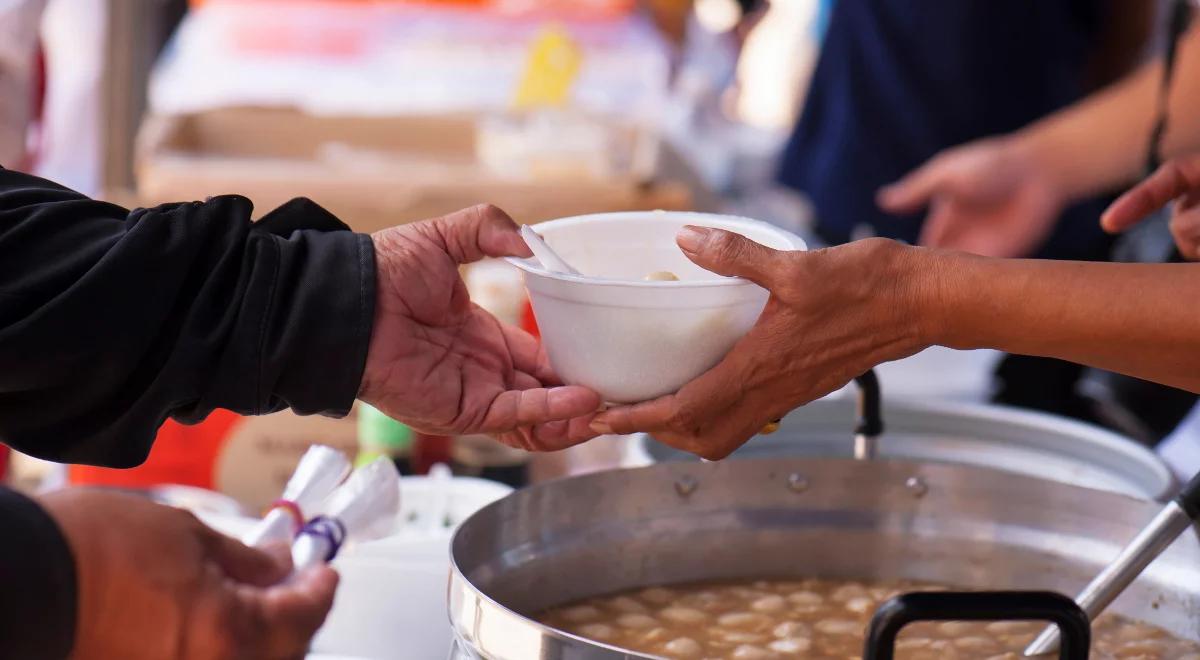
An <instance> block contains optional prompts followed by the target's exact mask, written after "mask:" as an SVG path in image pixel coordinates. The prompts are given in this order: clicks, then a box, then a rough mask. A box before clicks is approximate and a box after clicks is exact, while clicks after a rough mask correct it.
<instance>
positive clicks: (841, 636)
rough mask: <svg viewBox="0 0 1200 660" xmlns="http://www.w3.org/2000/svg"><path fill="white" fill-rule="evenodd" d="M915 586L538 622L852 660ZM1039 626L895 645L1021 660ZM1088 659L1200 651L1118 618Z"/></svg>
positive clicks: (618, 610)
mask: <svg viewBox="0 0 1200 660" xmlns="http://www.w3.org/2000/svg"><path fill="white" fill-rule="evenodd" d="M938 589H944V587H939V586H936V585H929V584H918V583H912V582H878V583H863V582H852V581H844V580H818V579H795V580H754V581H743V582H720V583H714V582H709V583H696V584H687V585H680V586H672V587H652V588H649V589H641V590H637V591H632V592H627V593H622V594H613V595H609V596H603V597H598V598H589V599H587V600H585V601H581V602H577V603H572V604H569V605H565V606H563V607H558V608H554V609H551V610H549V611H546V612H544V613H542V614H541V615H540V616H539V617H538V619H539V620H540V621H542V622H543V623H546V624H548V625H550V626H553V627H555V628H558V629H560V630H563V631H566V632H569V633H572V634H575V635H579V636H581V637H586V638H588V639H592V640H595V641H598V642H602V643H605V644H611V645H614V646H618V647H622V648H626V649H630V650H633V651H637V652H640V653H649V654H653V655H659V656H664V657H667V658H697V659H701V660H708V659H712V660H755V659H763V660H775V659H779V660H784V659H787V658H798V657H803V658H839V659H841V658H852V657H859V655H860V654H861V653H862V646H863V637H864V635H865V633H866V627H867V624H868V623H869V622H870V620H871V616H872V615H873V614H874V612H875V609H876V608H877V607H878V606H879V605H880V604H882V603H883V602H884V601H886V600H888V599H889V598H891V597H892V596H895V595H897V594H899V593H902V592H908V591H921V590H938ZM1044 625H1045V624H1044V623H1042V622H1038V621H994V622H965V621H951V622H945V623H915V624H912V625H910V626H908V627H906V628H905V629H904V630H903V631H902V632H901V634H900V636H899V638H898V639H897V641H896V657H897V658H900V659H901V660H926V659H928V660H935V659H937V660H941V659H944V658H990V659H993V660H1008V659H1011V660H1018V658H1021V657H1022V656H1021V650H1022V649H1023V648H1024V647H1025V645H1026V644H1028V643H1029V642H1031V641H1032V640H1033V638H1034V636H1035V635H1037V633H1038V632H1039V631H1040V630H1041V629H1042V628H1043V627H1044ZM1092 657H1093V658H1097V659H1099V660H1106V659H1109V658H1146V659H1150V658H1155V659H1157V660H1185V659H1186V660H1200V644H1197V643H1195V642H1190V641H1185V640H1182V639H1178V638H1175V637H1172V636H1171V635H1170V634H1169V633H1167V632H1166V631H1164V630H1162V629H1160V628H1156V627H1154V626H1151V625H1149V624H1145V623H1139V622H1136V621H1131V620H1129V619H1125V618H1122V617H1119V616H1114V615H1109V614H1106V615H1103V616H1101V617H1100V618H1099V619H1097V620H1096V621H1095V622H1094V623H1093V624H1092Z"/></svg>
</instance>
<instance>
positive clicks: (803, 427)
mask: <svg viewBox="0 0 1200 660" xmlns="http://www.w3.org/2000/svg"><path fill="white" fill-rule="evenodd" d="M854 417H855V402H854V401H853V400H850V399H822V400H819V401H814V402H812V403H810V404H808V405H806V406H804V407H803V408H799V409H797V410H795V411H794V412H792V413H791V414H789V415H788V416H787V417H785V418H784V420H783V423H782V426H781V428H780V430H779V431H777V432H776V433H774V434H772V435H767V436H759V437H756V438H753V439H752V440H751V441H750V442H748V443H746V444H745V445H744V446H743V447H742V448H740V449H738V450H737V451H736V452H734V454H733V457H734V458H765V457H781V456H790V457H797V458H802V457H812V458H817V457H845V458H849V457H850V456H852V455H853V452H854V437H853V435H852V434H851V433H850V432H849V429H850V428H851V426H852V424H853V420H854ZM883 419H884V420H885V421H886V423H887V428H886V429H885V431H884V433H883V435H882V436H881V437H880V438H879V450H878V455H879V457H881V458H899V459H908V460H919V461H936V462H944V463H958V464H963V465H977V466H982V467H991V468H996V469H1000V470H1006V471H1008V472H1014V473H1017V474H1024V475H1028V476H1034V477H1041V478H1043V479H1050V480H1053V481H1060V482H1063V483H1068V484H1072V485H1076V486H1086V487H1089V488H1098V489H1101V490H1108V491H1112V492H1116V493H1123V494H1126V495H1133V496H1135V497H1142V498H1147V499H1153V500H1159V501H1162V500H1165V499H1167V498H1169V497H1170V495H1171V494H1173V493H1174V491H1175V488H1176V483H1175V480H1174V477H1173V476H1172V474H1171V471H1170V469H1169V468H1168V467H1167V466H1166V464H1164V463H1163V461H1162V460H1161V459H1160V458H1159V457H1158V456H1157V455H1156V454H1155V453H1154V452H1153V451H1150V450H1149V449H1147V448H1145V447H1143V446H1142V445H1139V444H1137V443H1135V442H1133V441H1132V440H1129V439H1128V438H1125V437H1124V436H1121V435H1118V434H1116V433H1112V432H1110V431H1107V430H1105V429H1102V428H1099V427H1096V426H1092V425H1089V424H1083V423H1081V422H1076V421H1073V420H1069V419H1064V418H1061V417H1056V416H1053V415H1047V414H1043V413H1036V412H1030V411H1025V410H1019V409H1016V408H1008V407H1003V406H994V405H982V404H965V403H958V402H910V401H896V400H894V399H893V400H890V401H887V402H885V403H884V404H883ZM631 452H632V455H631V456H630V457H629V462H630V463H631V464H634V465H650V464H653V463H660V462H664V461H680V460H689V461H694V460H696V457H695V456H692V455H691V454H687V453H684V452H681V451H678V450H676V449H672V448H671V447H668V446H666V445H663V444H660V443H659V442H657V441H655V440H654V439H653V438H650V437H649V436H640V437H638V438H635V439H634V441H633V444H632V449H631Z"/></svg>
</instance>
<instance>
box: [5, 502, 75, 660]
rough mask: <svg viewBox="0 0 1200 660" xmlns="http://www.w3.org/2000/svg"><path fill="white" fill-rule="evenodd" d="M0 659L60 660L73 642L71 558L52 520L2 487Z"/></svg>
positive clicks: (73, 574) (63, 539) (73, 613)
mask: <svg viewBox="0 0 1200 660" xmlns="http://www.w3.org/2000/svg"><path fill="white" fill-rule="evenodd" d="M0 525H3V529H4V532H3V533H2V534H0V658H21V660H43V658H44V659H46V660H58V659H60V658H65V657H67V655H68V654H69V653H70V652H71V647H72V646H73V645H74V643H75V599H76V598H75V597H76V593H75V589H76V582H75V560H74V558H73V557H72V556H71V551H70V546H68V545H67V540H66V539H65V538H64V537H63V535H62V532H61V531H60V530H59V529H58V525H57V524H55V522H54V520H53V519H52V518H51V517H50V516H49V515H47V514H46V512H44V511H42V509H41V508H40V507H38V505H37V504H35V503H34V502H33V501H32V500H29V499H26V498H24V497H22V496H20V495H18V494H17V493H14V492H13V491H11V490H7V489H4V488H0Z"/></svg>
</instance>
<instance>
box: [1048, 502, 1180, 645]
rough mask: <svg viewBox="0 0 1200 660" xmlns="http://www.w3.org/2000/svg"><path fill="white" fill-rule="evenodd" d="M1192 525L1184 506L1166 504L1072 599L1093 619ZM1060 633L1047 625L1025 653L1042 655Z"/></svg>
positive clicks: (1055, 641) (1056, 639)
mask: <svg viewBox="0 0 1200 660" xmlns="http://www.w3.org/2000/svg"><path fill="white" fill-rule="evenodd" d="M1191 526H1192V520H1191V518H1189V517H1188V514H1187V512H1186V511H1184V510H1183V507H1181V506H1179V504H1178V503H1177V502H1170V503H1168V504H1167V505H1166V506H1165V507H1163V509H1162V511H1160V512H1159V514H1158V515H1157V516H1155V517H1154V520H1152V521H1150V524H1149V525H1146V527H1145V528H1144V529H1143V530H1142V531H1141V532H1140V533H1139V534H1138V535H1137V536H1136V537H1134V539H1133V540H1132V541H1130V542H1129V545H1127V546H1125V549H1123V550H1121V554H1119V555H1117V557H1116V559H1113V561H1112V563H1110V564H1109V565H1107V566H1105V567H1104V570H1102V571H1100V574H1099V575H1097V576H1096V577H1095V579H1093V580H1092V581H1091V582H1089V583H1088V585H1087V586H1086V587H1084V588H1083V591H1081V592H1079V595H1078V596H1076V597H1075V602H1076V603H1079V606H1080V607H1082V608H1083V611H1084V612H1086V613H1087V615H1088V618H1089V619H1091V620H1092V621H1095V620H1096V617H1098V616H1100V613H1101V612H1103V611H1104V609H1105V608H1106V607H1108V606H1109V604H1111V603H1112V602H1113V600H1114V599H1116V597H1117V596H1119V595H1120V594H1121V592H1122V591H1124V590H1125V588H1126V587H1128V586H1129V585H1130V584H1131V583H1132V582H1133V581H1134V580H1136V579H1137V577H1138V576H1139V575H1141V573H1142V571H1143V570H1145V568H1146V567H1147V566H1149V565H1150V562H1152V561H1154V559H1155V558H1156V557H1158V555H1159V553H1161V552H1162V551H1163V550H1166V549H1167V547H1168V546H1170V545H1171V543H1173V542H1174V541H1175V539H1177V538H1179V535H1180V534H1182V533H1183V532H1184V531H1185V530H1186V529H1188V528H1189V527H1191ZM1059 636H1060V635H1059V631H1058V627H1057V626H1048V627H1047V628H1046V629H1045V630H1043V631H1042V633H1041V634H1040V635H1038V636H1037V639H1035V640H1033V643H1031V644H1030V645H1029V646H1028V647H1026V648H1025V655H1041V654H1043V653H1049V652H1051V651H1055V650H1057V649H1058V642H1059Z"/></svg>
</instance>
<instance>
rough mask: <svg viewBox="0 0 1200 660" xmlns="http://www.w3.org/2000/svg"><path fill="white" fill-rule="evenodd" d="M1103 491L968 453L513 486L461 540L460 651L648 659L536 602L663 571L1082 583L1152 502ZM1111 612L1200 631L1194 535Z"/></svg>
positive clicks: (787, 461)
mask: <svg viewBox="0 0 1200 660" xmlns="http://www.w3.org/2000/svg"><path fill="white" fill-rule="evenodd" d="M1158 508H1159V507H1158V505H1156V504H1153V503H1151V502H1148V501H1144V500H1139V499H1135V498H1131V497H1127V496H1123V495H1119V494H1115V493H1111V492H1103V491H1099V490H1094V489H1088V488H1082V487H1078V486H1073V485H1068V484H1062V483H1057V482H1053V481H1049V480H1045V479H1037V478H1032V477H1028V476H1022V475H1016V474H1012V473H1008V472H1003V471H999V470H992V469H987V468H980V467H974V466H966V465H950V464H935V463H921V462H911V461H899V460H886V461H850V460H841V459H799V458H770V459H757V460H735V461H725V462H721V463H691V462H672V463H664V464H660V465H655V466H651V467H645V468H636V469H630V470H619V471H614V472H606V473H599V474H592V475H586V476H582V477H576V478H572V479H565V480H562V481H557V482H551V483H547V484H542V485H539V486H535V487H532V488H528V489H525V490H523V491H519V492H516V493H514V494H512V495H510V496H508V497H506V498H505V499H503V500H500V501H498V502H496V503H493V504H491V505H489V506H488V507H486V508H484V509H482V510H480V511H479V512H478V513H476V514H475V515H474V516H472V517H471V518H470V519H468V520H467V521H466V522H465V523H464V524H463V525H462V526H461V527H460V528H459V530H458V532H457V533H456V534H455V536H454V539H453V541H452V545H451V559H452V571H451V578H450V588H449V606H450V619H451V622H452V625H453V628H454V631H455V634H456V635H457V637H458V642H457V643H458V645H459V651H458V653H459V657H464V658H487V659H488V660H530V659H539V660H559V659H562V660H566V659H572V660H575V659H588V660H592V659H601V658H603V659H610V658H643V657H649V656H643V655H639V654H634V653H629V652H625V651H621V650H619V649H615V648H612V647H608V646H605V645H603V644H598V643H595V642H592V641H588V640H585V639H582V638H579V637H575V636H572V635H568V634H565V633H561V632H558V631H556V630H553V629H550V628H547V627H545V626H543V625H541V624H539V623H537V622H536V621H534V620H533V619H532V618H531V615H533V614H535V613H537V612H539V611H541V610H543V609H545V608H548V607H553V606H556V605H560V604H563V603H566V602H570V601H573V600H576V599H580V598H585V597H588V596H594V595H598V594H602V593H609V592H614V591H620V590H624V589H631V588H636V587H643V586H648V585H654V584H669V583H679V582H687V581H694V580H709V579H735V578H751V577H780V576H818V577H853V578H861V579H872V578H878V579H895V578H907V579H914V580H925V581H935V582H942V583H947V584H954V585H961V586H964V587H972V588H990V589H1049V590H1054V591H1059V592H1063V593H1075V592H1076V591H1077V590H1078V589H1079V588H1080V587H1081V586H1082V585H1083V584H1085V583H1086V582H1087V581H1088V580H1089V579H1090V578H1091V577H1092V576H1093V575H1094V574H1095V573H1096V572H1097V571H1098V570H1099V569H1100V568H1101V567H1102V566H1103V565H1104V564H1105V562H1106V561H1107V560H1109V559H1110V558H1112V557H1113V556H1114V555H1115V554H1116V553H1117V552H1118V551H1119V550H1120V549H1121V546H1122V545H1123V544H1124V543H1125V542H1126V541H1128V540H1129V539H1130V538H1132V537H1133V536H1134V535H1135V534H1136V533H1137V532H1138V530H1139V529H1140V528H1141V527H1142V526H1143V525H1144V524H1145V523H1146V522H1147V521H1148V520H1149V519H1150V518H1151V517H1152V516H1153V515H1154V514H1155V513H1156V512H1157V510H1158ZM1113 609H1114V610H1115V611H1117V612H1119V613H1121V614H1125V615H1128V616H1131V617H1134V618H1137V619H1141V620H1144V621H1148V622H1151V623H1154V624H1156V625H1159V626H1162V627H1163V628H1165V629H1167V630H1169V631H1171V632H1172V633H1174V634H1176V635H1180V636H1182V637H1186V638H1190V639H1194V640H1195V639H1200V542H1198V541H1197V537H1196V535H1195V534H1192V533H1189V534H1185V535H1184V536H1183V537H1181V538H1180V539H1179V540H1178V541H1176V542H1175V543H1174V544H1173V545H1172V546H1171V547H1170V548H1169V549H1168V551H1167V552H1166V553H1164V554H1163V555H1162V556H1161V557H1160V558H1159V559H1158V560H1157V561H1155V562H1154V563H1153V564H1152V565H1151V566H1150V568H1149V569H1148V570H1147V571H1146V572H1145V573H1144V574H1143V575H1142V577H1140V578H1139V579H1138V580H1137V581H1136V582H1135V583H1134V584H1133V586H1132V587H1131V588H1130V589H1129V590H1128V591H1127V592H1126V593H1125V594H1124V595H1122V596H1121V598H1119V599H1118V600H1117V601H1116V603H1115V604H1114V607H1113Z"/></svg>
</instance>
